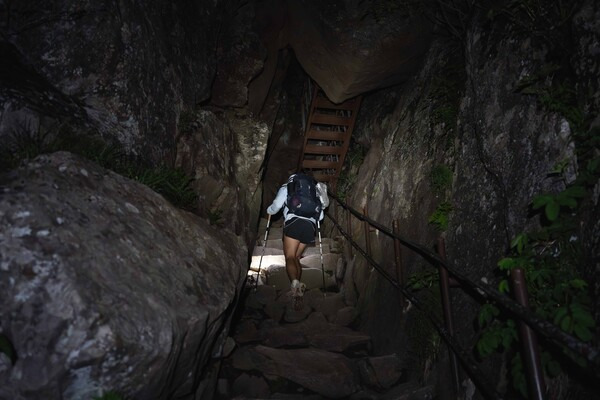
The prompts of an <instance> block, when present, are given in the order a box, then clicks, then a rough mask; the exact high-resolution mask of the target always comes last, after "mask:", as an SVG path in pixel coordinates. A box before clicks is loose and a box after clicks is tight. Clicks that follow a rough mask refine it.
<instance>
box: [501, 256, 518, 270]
mask: <svg viewBox="0 0 600 400" xmlns="http://www.w3.org/2000/svg"><path fill="white" fill-rule="evenodd" d="M515 266H516V262H515V259H514V258H511V257H506V258H503V259H502V260H500V261H498V267H499V268H500V269H501V270H505V271H506V270H511V269H513V268H514V267H515Z"/></svg>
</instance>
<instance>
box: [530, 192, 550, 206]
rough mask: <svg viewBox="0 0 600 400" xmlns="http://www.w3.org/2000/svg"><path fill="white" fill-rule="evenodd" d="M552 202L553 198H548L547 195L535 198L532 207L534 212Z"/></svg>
mask: <svg viewBox="0 0 600 400" xmlns="http://www.w3.org/2000/svg"><path fill="white" fill-rule="evenodd" d="M551 201H552V196H548V195H547V194H544V195H541V196H536V197H534V198H533V201H532V203H531V205H532V208H533V209H534V210H537V209H539V208H542V207H543V206H545V205H546V204H548V203H549V202H551Z"/></svg>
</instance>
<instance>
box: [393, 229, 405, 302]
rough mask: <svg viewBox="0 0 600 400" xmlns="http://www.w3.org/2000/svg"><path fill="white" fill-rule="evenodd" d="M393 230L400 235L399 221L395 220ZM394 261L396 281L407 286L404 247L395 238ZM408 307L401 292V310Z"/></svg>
mask: <svg viewBox="0 0 600 400" xmlns="http://www.w3.org/2000/svg"><path fill="white" fill-rule="evenodd" d="M392 229H393V230H394V233H396V234H398V233H399V232H400V226H399V223H398V220H394V222H393V223H392ZM394 261H395V264H396V281H397V282H398V284H399V285H400V286H404V285H405V284H406V277H405V273H404V264H403V263H402V247H401V245H400V241H399V240H398V239H396V238H394ZM405 305H406V301H405V300H404V294H402V291H400V310H401V311H402V312H403V311H404V306H405Z"/></svg>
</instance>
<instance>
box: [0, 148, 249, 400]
mask: <svg viewBox="0 0 600 400" xmlns="http://www.w3.org/2000/svg"><path fill="white" fill-rule="evenodd" d="M246 251H247V250H246V248H245V246H244V245H243V244H241V243H240V241H239V240H238V239H237V237H235V236H233V235H232V234H230V233H228V232H227V231H224V230H220V229H215V228H213V227H212V226H210V225H209V224H208V222H205V221H204V220H202V219H199V218H198V217H197V216H195V215H193V214H191V213H188V212H184V211H181V210H179V209H176V208H174V207H173V206H172V205H171V204H170V203H168V202H167V201H166V200H165V199H164V198H163V197H161V196H160V195H158V194H156V193H155V192H153V191H152V190H150V189H149V188H147V187H145V186H143V185H140V184H138V183H136V182H133V181H130V180H128V179H125V178H123V177H121V176H119V175H116V174H114V173H112V172H109V171H106V170H104V169H102V168H100V167H98V166H96V165H95V164H93V163H90V162H87V161H85V160H82V159H79V158H77V157H75V156H72V155H71V154H69V153H54V154H51V155H48V156H41V157H38V158H36V159H35V160H34V161H31V162H29V163H28V164H26V165H25V166H23V167H21V168H19V169H17V170H14V171H12V172H10V173H7V174H4V175H2V176H0V315H2V318H0V333H1V334H3V335H6V337H8V339H9V340H10V341H11V342H12V344H13V345H14V347H15V349H16V353H17V357H18V359H17V361H16V363H15V364H14V365H12V366H10V365H9V366H7V365H6V363H4V364H3V365H4V367H3V368H2V369H1V370H0V398H2V399H14V400H17V399H24V398H29V399H30V398H39V399H58V398H64V399H91V398H92V397H94V396H97V395H99V394H100V393H101V392H102V391H107V390H113V391H116V392H119V393H122V394H123V395H124V396H127V397H129V398H180V397H186V396H193V395H194V392H196V396H198V398H202V390H203V389H202V388H206V387H210V386H211V385H207V384H206V383H205V382H206V379H208V377H207V371H208V370H209V369H210V359H211V355H213V354H218V353H219V351H220V350H219V349H220V348H221V346H222V344H223V343H222V342H224V340H225V337H226V336H227V329H228V324H229V315H230V314H229V312H230V311H231V308H232V306H233V304H234V301H235V298H236V294H237V292H238V289H239V287H240V285H241V282H242V280H243V277H244V276H245V266H244V264H245V262H246V258H245V253H246ZM213 383H214V382H213ZM199 386H200V389H198V387H199Z"/></svg>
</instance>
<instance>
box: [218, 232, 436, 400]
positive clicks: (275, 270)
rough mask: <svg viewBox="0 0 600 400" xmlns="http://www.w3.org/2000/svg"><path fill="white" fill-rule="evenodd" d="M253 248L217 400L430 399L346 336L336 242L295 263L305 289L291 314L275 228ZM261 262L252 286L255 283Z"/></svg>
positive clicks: (383, 358)
mask: <svg viewBox="0 0 600 400" xmlns="http://www.w3.org/2000/svg"><path fill="white" fill-rule="evenodd" d="M265 224H266V222H265V221H263V223H262V226H261V229H262V234H263V237H261V239H260V243H258V244H257V246H256V249H255V251H254V255H253V257H252V263H251V266H250V271H249V279H248V282H250V283H249V284H248V287H247V288H246V289H245V292H244V298H243V299H242V302H243V304H242V306H241V308H240V315H239V318H238V319H237V321H236V322H235V323H234V326H233V332H232V337H231V338H230V339H229V340H228V346H227V347H228V349H226V351H225V353H224V354H225V356H226V357H225V358H224V359H223V362H222V367H221V373H220V377H219V383H218V388H217V392H218V393H217V398H218V399H342V398H344V399H356V400H358V399H390V400H391V399H398V400H409V399H412V400H416V399H431V398H433V394H432V391H431V388H417V387H415V386H414V385H412V384H410V383H403V375H405V374H404V366H403V365H402V363H401V361H400V360H399V359H398V357H396V355H394V354H389V355H377V356H376V355H373V354H371V338H370V337H369V335H367V334H365V333H363V332H360V331H358V330H356V329H354V328H355V327H356V326H357V322H358V321H357V318H358V312H357V310H356V308H355V305H356V304H355V303H356V296H355V295H353V294H352V293H350V291H349V290H345V288H344V274H346V275H349V274H348V272H349V271H345V268H344V262H343V259H342V257H341V251H340V246H339V244H338V242H337V241H336V240H332V239H329V238H324V239H323V266H324V269H325V277H326V279H325V284H326V287H327V291H326V292H324V291H323V272H322V270H321V256H320V252H319V246H318V244H317V245H316V246H313V247H309V248H307V249H306V251H305V253H304V254H305V256H304V257H303V258H302V259H301V263H302V265H303V267H304V268H303V275H302V281H303V282H304V283H305V284H306V285H307V291H306V293H305V299H304V302H303V308H302V309H301V310H294V309H293V307H292V302H291V296H290V295H289V280H288V278H287V275H286V274H285V266H284V259H283V251H282V250H281V234H282V233H281V226H280V225H279V226H277V225H274V226H272V227H271V229H270V233H269V237H268V240H267V243H266V246H265V247H264V249H263V246H262V239H263V238H264V229H265V226H266V225H265ZM263 251H264V256H263V259H262V266H261V273H260V277H259V284H258V286H257V287H256V289H255V286H254V285H253V284H252V282H254V279H256V277H257V275H258V274H257V271H258V264H259V260H260V256H261V254H262V253H263Z"/></svg>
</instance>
